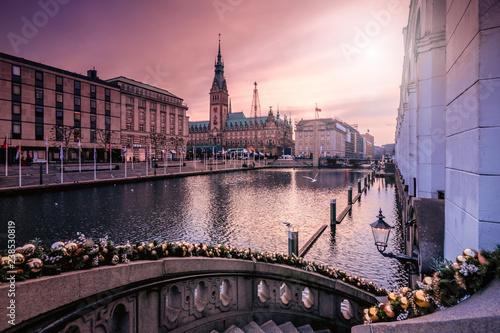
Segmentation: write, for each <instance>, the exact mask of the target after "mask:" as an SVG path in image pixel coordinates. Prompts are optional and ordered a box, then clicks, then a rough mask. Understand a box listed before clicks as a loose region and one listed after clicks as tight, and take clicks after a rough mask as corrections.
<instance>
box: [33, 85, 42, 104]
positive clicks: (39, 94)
mask: <svg viewBox="0 0 500 333" xmlns="http://www.w3.org/2000/svg"><path fill="white" fill-rule="evenodd" d="M35 100H36V101H35V102H38V103H40V102H41V103H42V105H43V90H42V89H35Z"/></svg>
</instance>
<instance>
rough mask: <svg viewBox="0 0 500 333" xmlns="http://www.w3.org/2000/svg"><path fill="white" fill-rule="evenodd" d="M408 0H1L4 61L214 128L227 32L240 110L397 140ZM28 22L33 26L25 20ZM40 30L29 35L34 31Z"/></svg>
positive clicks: (235, 106)
mask: <svg viewBox="0 0 500 333" xmlns="http://www.w3.org/2000/svg"><path fill="white" fill-rule="evenodd" d="M409 3H410V1H409V0H356V1H341V0H312V1H290V0H271V1H270V0H197V1H195V0H184V1H173V0H165V1H131V0H124V1H97V0H87V1H76V0H71V1H70V0H40V1H34V0H33V1H31V0H30V1H22V2H20V1H15V0H6V1H3V2H2V11H1V13H0V32H1V34H0V52H4V53H8V54H13V55H15V56H18V57H22V58H26V59H29V60H33V61H37V62H41V63H44V64H47V65H51V66H55V67H59V68H63V69H67V70H69V71H72V72H76V73H86V72H87V70H88V69H91V68H92V67H95V68H96V70H97V73H98V76H99V77H100V78H101V79H109V78H113V77H116V76H120V75H123V76H126V77H129V78H131V79H134V80H137V81H142V82H144V83H148V84H151V85H155V86H158V87H160V88H163V89H166V90H168V91H170V92H172V93H173V94H175V95H177V96H179V97H181V98H183V99H184V102H185V103H186V104H187V105H188V107H189V110H188V115H189V117H190V120H191V121H201V120H207V119H208V112H209V98H208V97H209V95H208V94H209V91H210V87H211V84H212V80H213V76H214V61H215V57H216V55H217V47H218V38H219V37H218V35H219V33H220V34H221V53H222V56H223V59H224V64H225V68H224V71H225V76H226V80H227V85H228V90H229V94H230V97H231V102H232V110H233V112H239V111H243V112H244V113H245V114H246V115H247V116H250V108H251V103H252V92H253V88H254V85H253V83H254V81H256V82H257V83H258V89H259V96H260V104H261V107H262V114H263V115H265V114H267V112H268V110H269V106H272V107H273V110H276V109H277V107H278V105H279V110H280V114H282V115H283V114H286V115H287V116H290V115H291V117H292V120H294V121H295V120H300V119H301V118H304V119H308V118H313V117H314V108H315V105H316V103H317V105H318V108H321V110H322V111H321V114H320V116H321V117H322V118H326V117H338V118H340V119H342V120H344V121H346V122H348V123H350V124H358V129H359V131H360V132H361V133H365V132H366V130H367V129H369V130H370V133H371V134H372V135H374V136H375V144H376V145H383V144H386V143H392V142H394V132H395V127H396V116H397V108H398V105H399V85H400V83H401V73H402V63H403V49H404V45H403V35H402V29H403V27H404V26H405V25H406V24H407V21H408V8H409ZM26 22H28V23H26ZM30 24H31V27H34V29H31V30H30V29H29V28H30V27H29V25H30Z"/></svg>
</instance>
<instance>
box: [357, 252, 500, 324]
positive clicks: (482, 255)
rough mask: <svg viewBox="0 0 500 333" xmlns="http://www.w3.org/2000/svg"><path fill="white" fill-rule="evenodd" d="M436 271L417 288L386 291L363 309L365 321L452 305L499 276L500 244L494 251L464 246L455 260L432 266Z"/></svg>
mask: <svg viewBox="0 0 500 333" xmlns="http://www.w3.org/2000/svg"><path fill="white" fill-rule="evenodd" d="M434 269H435V270H436V272H435V273H434V275H433V276H432V277H430V276H428V277H425V278H424V279H423V281H422V282H417V288H416V289H415V290H411V289H410V288H408V287H404V288H401V289H400V290H398V291H395V292H392V293H389V295H388V301H387V302H385V303H379V304H377V305H376V306H372V307H371V308H369V309H365V310H364V316H363V320H364V322H365V324H370V323H373V322H377V321H385V322H387V321H395V320H404V319H407V318H414V317H419V316H423V315H426V314H429V313H432V312H435V311H440V310H444V309H446V308H448V307H451V306H454V305H456V304H458V303H460V302H462V301H464V300H466V299H467V298H469V297H470V296H471V295H472V294H474V293H476V292H477V291H479V290H480V289H481V288H483V287H485V286H486V284H487V283H489V282H490V281H491V280H493V279H494V278H496V277H500V244H499V245H497V249H496V250H495V251H493V252H487V251H482V252H478V251H476V250H470V249H466V250H464V251H463V253H462V255H459V256H458V257H457V258H456V262H454V263H453V262H451V261H449V260H445V261H444V262H441V263H438V264H436V265H435V267H434Z"/></svg>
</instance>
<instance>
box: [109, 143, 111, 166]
mask: <svg viewBox="0 0 500 333" xmlns="http://www.w3.org/2000/svg"><path fill="white" fill-rule="evenodd" d="M109 171H111V139H109Z"/></svg>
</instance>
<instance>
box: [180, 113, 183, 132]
mask: <svg viewBox="0 0 500 333" xmlns="http://www.w3.org/2000/svg"><path fill="white" fill-rule="evenodd" d="M182 123H183V120H182V116H179V135H181V136H182V135H183V128H182Z"/></svg>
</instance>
